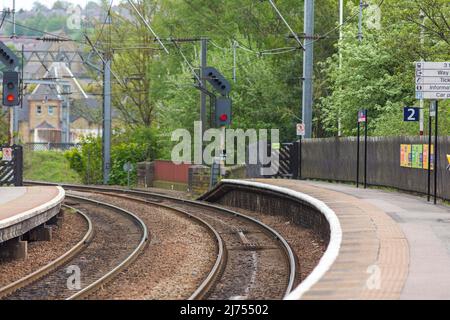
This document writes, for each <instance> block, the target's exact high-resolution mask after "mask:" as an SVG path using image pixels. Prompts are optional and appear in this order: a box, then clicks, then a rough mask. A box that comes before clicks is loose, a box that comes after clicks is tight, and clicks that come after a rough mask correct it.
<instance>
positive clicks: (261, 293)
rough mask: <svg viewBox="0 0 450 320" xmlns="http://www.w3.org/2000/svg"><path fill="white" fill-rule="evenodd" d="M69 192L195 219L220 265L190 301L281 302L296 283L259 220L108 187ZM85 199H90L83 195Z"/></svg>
mask: <svg viewBox="0 0 450 320" xmlns="http://www.w3.org/2000/svg"><path fill="white" fill-rule="evenodd" d="M62 186H63V187H64V188H65V189H66V190H67V191H69V192H70V191H71V190H73V191H79V192H83V193H89V194H91V197H95V195H96V194H97V195H99V196H106V197H116V198H122V199H126V200H128V201H137V202H142V203H146V204H148V205H154V206H160V207H165V208H168V209H171V210H175V211H178V212H180V213H183V214H185V215H188V216H189V217H191V218H194V219H196V220H197V222H199V223H202V224H203V225H205V226H206V227H207V229H208V230H209V231H210V232H211V233H212V234H214V236H215V237H216V240H217V246H218V249H217V253H218V255H217V260H216V261H215V263H214V267H213V268H212V270H211V272H210V273H209V275H208V276H207V277H206V279H205V280H204V281H203V283H202V284H201V285H200V286H199V287H198V289H197V290H196V291H195V292H194V293H193V294H192V296H191V297H190V299H281V298H283V297H284V296H286V295H287V294H288V293H289V292H290V291H291V290H292V288H293V286H294V284H295V281H296V279H295V278H296V265H297V263H296V257H295V255H294V253H293V252H292V250H291V248H290V246H289V244H288V243H287V242H286V241H285V240H284V239H283V238H282V237H281V236H280V234H278V232H276V231H275V230H273V229H271V228H270V227H269V226H267V225H264V224H262V223H261V222H259V221H258V220H256V219H253V218H251V217H247V216H245V215H242V214H240V213H238V212H235V211H232V210H229V209H225V208H222V207H219V206H216V205H213V204H208V203H203V202H198V201H191V200H186V199H180V198H174V197H171V196H168V195H163V194H157V193H150V192H144V191H137V190H124V189H117V188H107V187H92V186H80V185H62ZM84 196H87V195H84Z"/></svg>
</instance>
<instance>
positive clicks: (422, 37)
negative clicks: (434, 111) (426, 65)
mask: <svg viewBox="0 0 450 320" xmlns="http://www.w3.org/2000/svg"><path fill="white" fill-rule="evenodd" d="M419 17H420V19H421V20H422V26H421V27H420V45H421V47H422V49H423V45H424V43H425V28H424V27H423V24H424V21H425V14H424V13H423V11H422V10H421V11H420V15H419ZM420 61H424V60H423V57H421V59H420ZM423 118H424V114H423V99H420V111H419V120H420V121H419V135H420V136H423Z"/></svg>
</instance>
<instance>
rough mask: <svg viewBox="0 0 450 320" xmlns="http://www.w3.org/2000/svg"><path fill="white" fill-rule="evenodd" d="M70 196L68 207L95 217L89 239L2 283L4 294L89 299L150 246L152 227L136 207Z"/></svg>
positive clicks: (16, 297) (23, 297)
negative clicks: (131, 210) (139, 214)
mask: <svg viewBox="0 0 450 320" xmlns="http://www.w3.org/2000/svg"><path fill="white" fill-rule="evenodd" d="M66 202H69V203H70V204H71V206H67V205H66V207H68V208H72V209H74V210H76V211H77V212H78V213H79V214H82V215H83V216H84V217H85V219H87V221H88V222H89V231H88V232H87V234H86V236H85V237H84V239H83V240H82V241H81V242H80V243H78V245H77V246H75V247H74V248H72V249H71V250H70V251H69V252H68V253H66V254H65V255H64V256H62V257H60V258H59V259H57V260H55V261H53V262H51V263H50V264H48V265H47V266H45V267H44V268H42V269H40V270H38V271H36V272H35V273H33V274H31V275H29V276H27V277H25V278H23V279H20V280H18V281H16V282H14V283H13V284H11V285H8V286H7V287H4V288H0V297H3V299H11V300H33V299H39V300H43V299H56V300H63V299H66V300H72V299H83V298H86V297H88V296H89V294H91V293H92V292H94V291H96V290H97V289H98V288H100V287H101V286H102V285H104V284H105V283H106V282H107V281H109V280H111V279H112V278H113V277H114V275H116V274H117V273H119V272H120V271H122V270H123V269H124V268H126V267H127V266H128V265H129V264H130V263H131V262H132V261H133V260H134V259H136V258H137V256H138V255H139V253H140V252H141V251H142V250H143V249H144V247H145V245H146V242H147V239H148V231H147V227H146V225H145V224H144V223H143V222H142V220H141V219H140V218H139V217H137V216H136V215H134V214H133V213H132V212H129V211H127V210H124V209H122V208H119V207H117V206H113V205H110V204H107V203H103V202H100V201H96V200H92V199H88V198H85V197H78V196H66ZM78 271H79V273H78ZM71 275H73V277H71ZM78 277H79V278H78Z"/></svg>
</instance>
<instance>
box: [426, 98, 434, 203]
mask: <svg viewBox="0 0 450 320" xmlns="http://www.w3.org/2000/svg"><path fill="white" fill-rule="evenodd" d="M431 103H433V101H431ZM430 109H431V107H430ZM431 126H432V123H431V115H428V172H427V174H428V185H427V187H428V189H427V201H428V202H430V197H431V134H432V132H431V129H432V128H431Z"/></svg>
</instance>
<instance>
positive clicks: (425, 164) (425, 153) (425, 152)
mask: <svg viewBox="0 0 450 320" xmlns="http://www.w3.org/2000/svg"><path fill="white" fill-rule="evenodd" d="M433 163H434V145H431V170H433ZM422 168H423V169H425V170H428V144H424V145H423V166H422Z"/></svg>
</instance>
